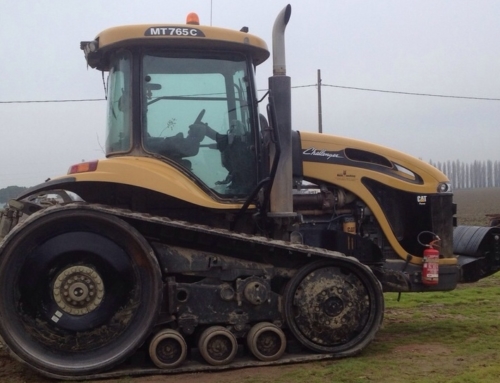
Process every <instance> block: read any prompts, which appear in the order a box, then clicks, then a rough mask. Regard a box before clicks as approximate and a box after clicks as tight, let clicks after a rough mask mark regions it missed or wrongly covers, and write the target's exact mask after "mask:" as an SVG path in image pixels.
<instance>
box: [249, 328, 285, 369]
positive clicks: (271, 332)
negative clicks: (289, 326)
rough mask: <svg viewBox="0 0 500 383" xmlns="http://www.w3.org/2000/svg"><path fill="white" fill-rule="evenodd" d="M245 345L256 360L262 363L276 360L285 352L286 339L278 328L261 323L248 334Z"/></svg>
mask: <svg viewBox="0 0 500 383" xmlns="http://www.w3.org/2000/svg"><path fill="white" fill-rule="evenodd" d="M247 344H248V348H249V349H250V351H251V352H252V354H253V355H254V356H255V357H256V358H257V359H259V360H262V361H272V360H278V359H279V358H281V356H282V355H283V353H284V352H285V349H286V337H285V334H284V333H283V331H282V330H281V329H280V328H279V327H277V326H275V325H274V324H272V323H267V322H261V323H257V324H256V325H255V326H253V327H252V328H251V329H250V331H249V332H248V335H247Z"/></svg>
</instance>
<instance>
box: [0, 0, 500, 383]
mask: <svg viewBox="0 0 500 383" xmlns="http://www.w3.org/2000/svg"><path fill="white" fill-rule="evenodd" d="M290 14H291V8H290V6H287V7H286V8H284V9H283V11H282V12H281V13H280V14H279V15H278V17H277V19H276V21H275V24H274V28H273V72H274V74H273V76H272V77H270V78H269V92H268V94H267V95H266V97H262V98H259V97H258V94H257V90H256V87H255V69H256V67H257V66H258V65H260V64H261V63H263V62H264V61H265V60H266V59H268V57H269V56H270V53H269V51H268V49H267V46H266V44H265V42H264V41H263V40H261V39H260V38H258V37H256V36H253V35H251V34H250V33H248V28H242V29H241V30H239V31H235V30H228V29H222V28H217V27H212V26H204V25H201V24H200V23H199V21H198V20H197V17H196V15H190V16H189V19H188V21H187V23H186V24H168V23H167V24H151V25H131V26H122V27H115V28H111V29H107V30H105V31H103V32H101V33H100V34H99V35H98V36H97V37H96V38H95V39H94V40H91V41H85V42H82V43H81V48H82V49H83V52H84V54H85V59H86V62H87V64H88V65H89V66H90V67H92V68H95V69H96V70H98V71H102V72H103V76H104V74H107V76H108V81H107V89H106V92H107V105H108V113H107V137H106V145H105V150H106V158H105V159H100V160H98V161H93V162H84V163H78V164H76V165H74V166H71V167H70V169H69V171H68V173H67V174H66V175H64V176H60V177H57V178H52V179H50V180H48V181H46V182H44V183H42V184H40V185H37V186H35V187H33V188H31V189H28V190H27V191H25V192H24V193H23V194H22V195H20V196H19V197H18V198H16V199H14V200H11V201H10V202H9V204H8V206H7V208H6V209H4V211H3V212H2V219H1V224H0V235H1V237H2V242H1V244H0V335H1V337H2V338H3V340H4V341H5V343H6V345H7V346H8V348H9V350H10V351H11V353H12V355H13V356H14V357H16V358H17V359H19V360H20V361H22V362H24V363H26V364H27V365H29V366H30V367H32V368H33V369H35V370H37V371H38V372H40V373H42V374H44V375H47V376H50V377H55V378H62V379H92V378H102V377H110V376H120V375H134V374H172V373H178V372H185V371H202V370H218V369H228V368H237V367H243V366H257V365H271V364H280V363H292V362H304V361H309V360H320V359H326V358H339V357H346V356H350V355H354V354H356V353H358V352H359V351H360V350H362V349H363V348H364V347H365V346H366V345H368V344H369V343H370V341H372V340H373V339H374V337H375V336H376V333H377V330H378V329H379V327H380V325H381V322H382V320H383V313H384V298H383V292H385V291H391V292H413V291H418V292H426V291H438V290H441V291H442V290H452V289H454V288H455V287H456V286H457V284H458V283H462V282H472V281H477V280H478V279H481V278H484V277H486V276H488V275H490V274H492V273H494V272H496V271H498V269H499V268H500V229H499V228H498V227H484V228H483V227H466V226H456V222H455V218H454V215H455V210H456V209H455V205H454V204H453V195H452V191H451V189H450V182H449V180H448V179H447V177H446V176H445V175H444V174H442V173H441V172H439V171H438V170H437V169H435V168H434V167H432V166H430V165H429V164H427V163H424V162H423V161H421V160H418V159H416V158H414V157H411V156H408V155H406V154H403V153H401V152H398V151H395V150H391V149H388V148H385V147H382V146H378V145H373V144H370V143H367V142H362V141H358V140H353V139H349V138H343V137H338V136H330V135H325V134H316V133H310V132H301V131H300V130H296V131H295V130H292V127H291V125H292V121H291V92H290V89H291V87H290V84H291V81H290V78H289V77H288V76H287V75H286V60H285V48H284V31H285V27H286V25H287V23H288V21H289V18H290Z"/></svg>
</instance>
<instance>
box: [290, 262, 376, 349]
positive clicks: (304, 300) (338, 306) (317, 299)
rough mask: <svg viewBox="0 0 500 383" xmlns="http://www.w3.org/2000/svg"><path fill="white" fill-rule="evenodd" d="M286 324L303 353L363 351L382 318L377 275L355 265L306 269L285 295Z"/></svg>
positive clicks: (325, 264) (326, 264) (314, 265)
mask: <svg viewBox="0 0 500 383" xmlns="http://www.w3.org/2000/svg"><path fill="white" fill-rule="evenodd" d="M284 295H285V318H286V321H287V324H288V327H289V328H290V331H291V332H292V333H293V335H295V337H296V338H297V339H298V341H299V342H300V343H302V344H303V345H304V346H305V347H307V348H309V349H311V350H313V351H316V352H322V353H332V354H336V355H338V356H341V355H350V354H353V353H355V352H358V351H360V350H361V349H362V348H363V347H364V346H365V345H366V344H368V343H369V342H370V341H371V340H372V339H373V337H374V336H375V333H376V332H377V330H378V328H379V326H380V324H381V322H382V318H383V311H384V302H383V294H382V290H381V287H380V284H379V282H378V280H377V279H376V278H375V276H374V275H373V273H372V272H371V271H370V270H369V269H367V268H366V267H364V266H363V265H358V264H356V263H353V262H348V261H343V260H331V261H330V260H326V261H317V262H313V263H311V264H308V265H306V266H304V267H303V268H302V269H300V270H299V271H298V272H297V274H295V275H294V277H293V278H292V279H291V280H290V282H289V283H288V285H287V287H286V289H285V294H284Z"/></svg>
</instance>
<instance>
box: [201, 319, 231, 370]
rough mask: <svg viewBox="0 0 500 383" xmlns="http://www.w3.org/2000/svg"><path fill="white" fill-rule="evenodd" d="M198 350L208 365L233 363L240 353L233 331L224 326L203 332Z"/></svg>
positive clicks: (210, 328)
mask: <svg viewBox="0 0 500 383" xmlns="http://www.w3.org/2000/svg"><path fill="white" fill-rule="evenodd" d="M198 349H199V350H200V354H201V356H202V357H203V359H205V360H206V361H207V363H208V364H211V365H212V366H222V365H225V364H229V363H231V362H232V361H233V359H234V358H235V356H236V353H237V352H238V343H237V341H236V337H235V336H234V334H233V333H232V332H231V331H229V330H228V329H226V328H224V327H222V326H213V327H209V328H207V329H206V330H205V331H203V332H202V334H201V336H200V340H199V341H198Z"/></svg>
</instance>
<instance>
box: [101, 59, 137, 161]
mask: <svg viewBox="0 0 500 383" xmlns="http://www.w3.org/2000/svg"><path fill="white" fill-rule="evenodd" d="M129 87H130V55H129V53H128V52H121V53H120V54H117V55H116V56H115V57H114V58H113V60H112V65H111V68H110V71H109V77H108V112H107V114H108V115H107V125H106V126H107V135H106V154H112V153H115V152H125V151H128V150H130V147H131V119H132V116H131V112H132V110H131V109H132V108H131V99H130V96H131V92H130V91H129V90H130V89H129Z"/></svg>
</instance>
